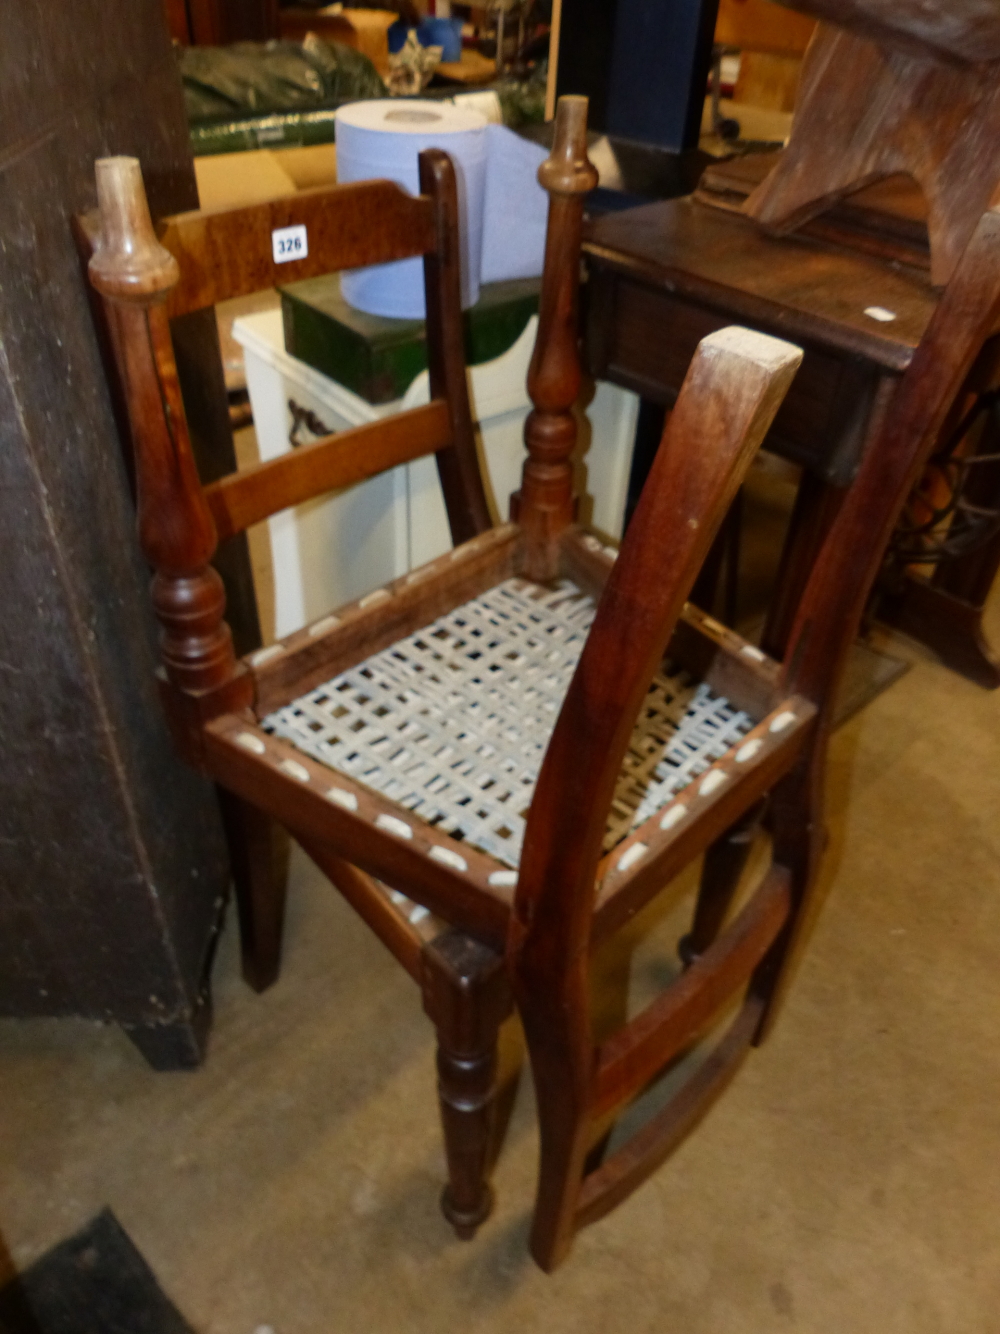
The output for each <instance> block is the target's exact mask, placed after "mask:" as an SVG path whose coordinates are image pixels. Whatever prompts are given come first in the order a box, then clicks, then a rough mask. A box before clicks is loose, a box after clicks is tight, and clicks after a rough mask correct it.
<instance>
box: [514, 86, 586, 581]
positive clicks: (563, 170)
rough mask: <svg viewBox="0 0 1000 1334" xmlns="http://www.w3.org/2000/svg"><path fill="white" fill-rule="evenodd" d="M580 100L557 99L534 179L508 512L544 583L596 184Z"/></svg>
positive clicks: (571, 421)
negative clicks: (540, 243)
mask: <svg viewBox="0 0 1000 1334" xmlns="http://www.w3.org/2000/svg"><path fill="white" fill-rule="evenodd" d="M586 127H587V99H586V98H585V97H563V98H560V100H559V106H558V109H557V112H556V126H555V134H554V141H553V147H552V155H551V157H550V158H549V159H548V160H547V161H546V162H545V163H543V164H542V167H541V168H540V170H539V180H540V181H541V183H542V185H543V186H544V187H545V188H546V189H547V190H548V191H549V218H548V228H547V231H546V236H545V267H544V270H543V273H542V290H541V295H540V297H539V307H538V332H537V334H536V337H535V347H534V351H533V353H532V357H531V364H530V366H529V367H528V396H529V397H530V399H531V402H532V404H533V407H532V410H531V412H530V413H529V414H528V419H527V421H526V423H525V427H524V443H525V447H526V448H527V451H528V458H527V461H526V462H525V464H524V470H523V475H522V479H521V489H520V491H519V492H517V494H516V497H515V498H513V499H512V506H511V513H512V515H513V516H514V517H515V518H516V519H517V521H518V522H519V523H520V525H521V527H522V528H523V529H524V533H525V539H526V543H527V553H526V565H525V571H526V573H527V574H528V575H529V576H530V577H531V578H533V579H549V578H551V577H552V575H553V574H554V573H555V569H556V563H557V551H556V547H555V544H554V542H555V539H556V538H557V537H558V535H559V533H560V532H562V530H563V529H565V528H566V527H568V526H569V524H571V523H572V522H573V469H572V466H571V465H570V462H569V457H570V455H571V454H572V452H573V448H574V446H575V445H576V435H577V427H576V419H575V418H574V416H573V411H572V409H573V405H574V404H575V402H576V400H577V397H578V396H579V392H580V382H581V371H580V364H579V357H578V356H577V351H576V344H577V338H578V333H577V304H578V293H579V287H580V282H579V271H578V270H579V254H580V238H581V234H582V229H583V197H584V195H585V194H586V193H587V192H588V191H589V190H592V189H593V188H594V186H595V185H596V184H597V171H596V169H595V168H594V167H593V166H592V165H591V163H590V161H589V160H588V158H587V149H586Z"/></svg>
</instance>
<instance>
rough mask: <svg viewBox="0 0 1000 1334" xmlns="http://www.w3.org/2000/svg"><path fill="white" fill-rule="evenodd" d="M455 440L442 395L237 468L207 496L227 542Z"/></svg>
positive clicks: (215, 484) (221, 538)
mask: <svg viewBox="0 0 1000 1334" xmlns="http://www.w3.org/2000/svg"><path fill="white" fill-rule="evenodd" d="M451 443H452V436H451V421H450V419H449V412H448V406H447V404H446V403H444V402H443V401H441V400H440V399H437V400H434V401H432V402H430V403H428V404H426V405H425V406H423V407H419V408H411V409H410V411H408V412H400V413H398V414H396V415H395V416H392V417H386V418H385V420H384V421H376V422H366V423H365V424H364V425H363V426H355V427H353V428H352V429H351V430H348V431H341V432H338V433H336V434H334V435H328V436H324V437H323V438H322V439H320V440H315V441H313V442H312V443H310V444H308V445H303V446H301V448H299V449H296V450H293V451H292V452H291V453H290V454H284V455H282V456H281V457H280V458H277V459H270V460H268V461H267V462H266V463H258V464H256V465H255V466H253V467H250V468H245V469H244V470H242V471H241V472H238V473H232V474H231V475H230V476H229V477H224V478H222V479H221V480H220V481H218V482H213V483H212V485H211V486H207V487H206V488H205V499H206V500H207V501H208V508H209V510H210V511H211V513H212V518H213V519H214V520H215V527H216V531H217V532H218V535H219V540H220V541H222V540H223V539H224V538H227V537H231V536H232V535H233V533H239V532H242V531H243V529H244V528H249V527H250V526H251V525H252V524H255V523H260V521H261V520H262V519H266V518H268V517H269V516H270V515H272V514H277V513H278V512H279V511H280V510H283V509H288V508H289V506H291V505H299V504H301V503H302V501H304V500H311V499H312V498H313V496H318V495H322V494H323V492H325V491H333V490H335V489H336V488H338V487H342V486H350V485H352V484H353V483H354V482H360V481H362V480H363V479H364V478H366V477H374V476H375V474H376V473H380V472H384V471H385V470H386V469H387V468H395V467H397V466H398V465H399V464H401V463H409V462H410V461H411V460H412V459H418V458H422V457H423V456H424V455H425V454H433V453H436V452H437V450H439V449H445V448H446V447H447V446H449V445H450V444H451Z"/></svg>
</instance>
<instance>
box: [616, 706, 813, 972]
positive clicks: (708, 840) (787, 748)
mask: <svg viewBox="0 0 1000 1334" xmlns="http://www.w3.org/2000/svg"><path fill="white" fill-rule="evenodd" d="M788 704H789V706H790V708H791V709H794V710H795V712H796V714H797V720H796V722H795V724H793V725H792V726H791V727H789V728H788V730H787V731H786V732H784V733H783V734H782V736H781V738H780V740H779V742H778V744H775V745H772V746H770V747H767V748H765V750H764V751H763V752H762V754H761V755H760V756H759V757H757V758H756V759H754V760H753V761H751V762H750V763H749V764H747V765H741V766H739V767H738V768H737V767H736V766H734V765H733V764H732V763H731V762H730V763H726V762H725V761H723V762H720V765H719V767H720V768H721V769H722V771H723V772H725V773H727V774H728V775H729V778H728V781H727V783H726V784H724V785H723V786H722V787H720V788H719V789H718V790H717V791H715V792H713V793H711V794H710V795H709V796H708V797H707V798H705V797H697V796H696V795H695V794H696V792H697V788H698V783H697V782H695V783H694V784H692V785H691V789H690V790H685V791H684V792H681V793H680V794H679V795H678V797H677V798H676V800H677V801H678V802H681V803H683V804H684V805H685V806H686V807H688V808H689V811H690V816H689V818H687V819H685V820H684V821H683V822H681V823H680V824H678V825H676V826H674V827H673V828H670V829H667V830H662V829H661V828H660V819H661V814H658V815H656V816H653V817H651V818H650V819H649V820H648V821H646V822H645V823H644V824H642V825H640V826H639V828H638V829H636V830H634V831H633V832H632V833H631V834H630V835H629V838H628V839H627V840H626V841H625V842H624V843H622V844H620V845H619V847H617V848H616V849H615V850H614V852H612V853H610V854H607V855H606V856H604V857H602V858H601V860H600V862H599V863H598V866H597V873H596V879H597V882H598V885H599V889H598V892H597V897H596V901H595V903H594V910H593V921H592V924H591V945H592V946H596V945H598V944H599V943H600V942H601V941H602V940H606V939H607V938H608V937H609V936H610V935H612V934H613V933H614V932H615V931H617V930H619V929H620V928H621V927H622V926H624V925H625V924H626V923H627V922H629V921H630V920H631V919H632V918H633V917H634V916H635V915H636V913H638V912H640V911H641V910H642V909H643V908H644V907H645V906H646V904H647V903H649V902H650V901H651V900H652V899H653V898H655V896H656V895H657V894H658V893H659V892H660V890H661V889H662V888H663V886H664V885H666V884H669V883H670V881H671V880H672V879H673V878H674V877H675V876H676V875H678V874H679V873H680V872H681V871H682V870H683V869H684V867H686V866H688V865H690V863H691V862H692V861H693V860H694V859H695V858H696V857H697V856H698V855H699V854H700V853H701V852H703V851H705V850H706V848H710V847H711V846H712V845H713V844H714V843H715V841H716V840H717V839H720V838H722V837H724V835H725V834H726V832H727V831H728V830H729V829H730V828H731V827H732V825H733V824H734V822H735V821H736V820H738V819H739V818H740V816H741V815H743V814H744V813H745V812H746V811H747V810H749V809H752V808H753V807H755V806H756V805H757V803H758V802H759V801H760V800H761V799H762V798H763V797H764V796H765V794H766V793H768V792H769V791H771V790H772V789H773V788H774V787H775V786H776V785H777V784H779V783H780V782H781V781H782V780H783V779H785V778H786V776H787V775H788V774H790V773H794V772H795V770H796V768H797V767H798V765H799V764H800V763H801V759H802V755H803V753H805V752H807V751H808V748H809V746H810V743H811V742H812V740H813V736H814V733H815V730H816V726H815V725H816V710H815V708H814V707H813V706H812V705H810V704H808V703H807V701H805V700H803V699H801V697H795V698H793V699H791V700H789V701H788ZM767 725H768V720H766V719H765V722H764V724H762V725H761V726H760V727H758V728H755V729H754V730H753V731H752V732H750V733H749V734H748V739H749V740H753V739H755V738H756V737H761V736H762V735H763V734H766V732H767ZM632 842H640V843H643V844H645V845H646V847H647V849H648V851H647V852H646V854H645V856H644V857H643V858H642V860H641V861H640V862H638V864H636V865H633V866H631V867H629V868H628V871H627V872H624V873H623V872H621V871H616V869H615V863H616V862H617V861H619V860H620V859H621V857H622V855H623V854H624V853H625V852H626V851H627V848H628V846H629V844H630V843H632Z"/></svg>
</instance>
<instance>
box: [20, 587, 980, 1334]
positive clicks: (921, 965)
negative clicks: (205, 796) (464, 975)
mask: <svg viewBox="0 0 1000 1334" xmlns="http://www.w3.org/2000/svg"><path fill="white" fill-rule="evenodd" d="M994 612H995V613H996V614H994V615H993V617H992V630H993V635H994V638H995V639H997V638H1000V604H994ZM900 642H901V641H896V643H897V645H898V644H899V643H900ZM904 651H909V652H911V654H912V656H913V657H914V658H915V660H916V665H915V667H914V669H913V670H912V671H911V672H910V674H909V675H908V676H906V677H905V678H904V679H903V680H901V681H900V682H898V683H897V684H896V685H895V686H893V687H892V689H891V690H889V691H888V692H887V693H886V694H885V695H883V696H882V697H881V698H879V699H878V700H876V701H875V702H874V703H873V704H872V705H870V706H869V707H868V708H867V709H866V710H865V711H864V712H863V713H862V714H860V715H859V716H858V717H856V718H855V719H854V720H853V721H852V722H850V723H849V724H848V725H847V726H846V727H844V728H843V729H842V730H841V731H840V733H839V734H838V735H837V736H836V738H835V740H834V744H833V754H832V767H831V781H830V828H831V834H832V841H831V847H830V855H829V857H828V860H827V869H826V876H825V886H824V890H825V892H824V895H823V899H824V902H823V906H822V910H821V912H820V913H819V915H818V919H817V921H816V925H815V930H814V933H813V936H812V940H811V944H810V948H809V950H808V952H807V953H806V955H805V957H804V960H803V963H802V967H801V970H800V973H799V976H798V979H797V983H796V985H795V987H794V988H793V990H792V992H791V995H790V999H789V1002H788V1004H787V1007H786V1009H785V1012H784V1014H783V1016H782V1019H781V1022H780V1023H779V1024H778V1026H777V1029H776V1031H775V1033H774V1035H773V1037H772V1039H771V1040H770V1042H769V1043H768V1044H767V1045H766V1046H765V1047H764V1048H763V1049H761V1050H760V1051H759V1052H757V1053H755V1054H754V1055H752V1056H751V1058H750V1059H749V1061H748V1062H747V1064H746V1065H745V1067H744V1069H743V1071H742V1073H741V1074H740V1075H739V1076H738V1078H737V1080H736V1082H735V1084H734V1085H733V1087H732V1088H731V1090H730V1092H729V1093H728V1094H727V1095H726V1096H725V1098H724V1099H723V1100H722V1101H721V1102H720V1103H719V1105H718V1106H717V1107H716V1108H715V1109H714V1110H713V1111H712V1113H711V1114H710V1116H709V1117H708V1119H707V1120H706V1121H705V1123H704V1124H703V1125H702V1126H701V1127H700V1129H699V1130H698V1131H697V1132H696V1133H695V1134H694V1136H693V1137H692V1138H691V1139H689V1140H688V1141H687V1143H686V1144H685V1145H684V1146H683V1147H682V1148H681V1149H680V1151H679V1152H678V1153H677V1154H676V1155H675V1156H674V1157H673V1159H671V1160H670V1161H669V1162H668V1163H667V1164H666V1165H665V1166H664V1167H663V1168H662V1169H661V1170H660V1172H659V1173H658V1174H657V1175H656V1176H655V1177H654V1178H653V1180H652V1181H651V1182H649V1183H648V1184H647V1185H645V1186H644V1187H643V1188H642V1189H641V1190H639V1191H638V1192H637V1193H636V1194H635V1195H634V1196H633V1197H632V1198H631V1199H630V1200H629V1201H628V1202H627V1203H626V1204H624V1205H623V1206H622V1207H620V1208H619V1209H618V1210H617V1212H615V1213H614V1214H612V1215H611V1216H610V1217H609V1218H608V1219H606V1220H604V1221H603V1222H601V1223H599V1224H598V1225H596V1226H595V1227H593V1228H591V1229H590V1230H589V1231H587V1232H585V1233H583V1234H582V1235H581V1236H580V1238H579V1239H578V1242H577V1245H576V1248H575V1250H574V1252H573V1254H572V1256H571V1258H570V1260H569V1262H568V1263H567V1264H566V1265H565V1266H564V1267H563V1268H562V1269H561V1270H560V1271H559V1272H558V1274H556V1275H555V1276H554V1277H545V1276H544V1275H542V1274H541V1273H540V1272H539V1271H538V1270H537V1269H536V1268H535V1267H534V1266H533V1265H532V1263H531V1262H530V1261H529V1260H528V1258H527V1254H526V1248H525V1240H526V1233H527V1227H528V1220H529V1211H530V1208H531V1200H532V1190H533V1174H534V1170H535V1153H536V1139H535V1132H534V1125H533V1109H532V1104H531V1091H530V1079H528V1078H525V1079H523V1080H522V1083H521V1088H520V1092H519V1095H518V1100H517V1103H516V1106H515V1109H514V1114H513V1117H512V1121H511V1125H510V1128H509V1132H508V1135H507V1139H506V1143H505V1146H504V1149H503V1152H502V1155H501V1157H500V1161H499V1164H498V1167H497V1171H496V1174H495V1183H496V1187H497V1193H498V1206H497V1210H496V1213H495V1215H494V1217H493V1218H492V1219H491V1220H490V1221H489V1222H488V1223H487V1224H486V1225H485V1226H484V1227H483V1228H482V1230H481V1232H480V1235H479V1237H478V1238H477V1239H476V1240H475V1241H474V1242H472V1243H461V1242H458V1241H457V1240H455V1238H454V1237H453V1235H452V1234H451V1233H450V1231H449V1229H448V1228H447V1227H446V1225H445V1223H444V1221H443V1220H442V1218H441V1216H440V1214H439V1213H438V1209H437V1195H438V1191H439V1188H440V1183H441V1179H442V1173H443V1157H442V1152H441V1147H440V1141H439V1135H438V1127H437V1113H436V1107H435V1099H434V1076H433V1066H432V1061H433V1047H432V1037H431V1030H430V1028H429V1025H428V1023H427V1021H426V1020H425V1019H424V1017H423V1015H422V1013H421V1009H420V1003H419V998H418V996H417V994H416V991H415V988H414V987H413V985H412V983H411V982H410V981H409V980H408V978H407V977H406V976H405V975H404V974H403V973H402V972H401V971H400V970H399V969H398V967H397V966H396V965H395V964H394V962H393V961H392V960H391V959H390V957H389V956H388V955H387V954H386V953H385V951H384V950H383V949H382V947H381V946H380V945H379V944H378V943H377V942H376V941H375V939H374V938H373V937H372V936H371V935H370V934H369V933H368V931H367V930H366V928H364V927H363V926H362V925H361V923H360V922H359V921H358V920H357V919H355V917H354V916H353V914H352V912H351V910H350V909H349V908H348V907H347V906H346V905H345V904H344V903H343V902H342V901H341V900H340V899H339V898H338V896H337V895H336V894H335V893H334V892H333V891H332V890H331V889H330V888H329V886H328V885H327V884H326V883H325V882H324V881H323V880H322V879H321V877H320V876H319V875H318V873H317V872H315V871H314V870H313V869H312V867H311V866H310V864H308V863H307V862H306V860H305V858H303V857H299V858H297V859H296V861H295V862H294V866H293V885H292V893H291V902H290V909H289V922H288V943H287V953H286V959H285V967H284V973H283V976H282V978H281V980H280V982H279V983H278V985H277V986H276V987H275V988H274V989H273V990H272V991H271V992H269V993H268V994H267V995H265V996H262V997H257V996H255V995H253V994H252V993H251V992H250V991H249V990H247V989H246V988H245V987H244V985H243V984H242V982H241V981H240V978H239V976H238V969H237V958H236V944H235V940H234V931H233V930H232V929H230V930H227V933H226V935H225V938H224V940H223V944H222V947H221V950H220V954H219V958H218V962H217V965H216V973H215V994H216V1021H215V1028H214V1031H213V1035H212V1040H211V1049H210V1054H209V1059H208V1061H207V1064H206V1065H205V1067H204V1069H202V1070H201V1071H200V1072H198V1073H195V1074H177V1075H156V1074H153V1073H151V1072H150V1071H149V1070H148V1069H146V1068H145V1066H144V1065H143V1063H142V1061H141V1059H140V1057H139V1055H138V1053H137V1052H136V1051H135V1049H134V1048H133V1047H132V1046H131V1045H130V1043H129V1042H128V1041H127V1040H126V1039H125V1038H124V1037H123V1036H122V1035H121V1034H120V1033H119V1032H117V1031H116V1030H114V1029H102V1028H99V1027H97V1026H94V1025H90V1024H85V1023H81V1022H72V1021H62V1022H55V1021H33V1022H23V1023H18V1022H11V1021H7V1022H4V1023H0V1081H2V1083H0V1087H2V1090H3V1092H2V1099H0V1234H2V1236H3V1238H4V1239H5V1242H6V1248H7V1250H8V1252H9V1259H10V1262H11V1263H13V1264H16V1265H17V1266H18V1267H22V1266H24V1265H27V1264H28V1263H30V1262H31V1261H32V1260H33V1259H34V1258H35V1257H36V1256H37V1255H39V1254H40V1253H41V1252H42V1251H44V1250H45V1249H46V1248H48V1247H49V1246H51V1245H52V1244H53V1243H55V1242H56V1241H58V1240H60V1239H61V1238H63V1237H65V1236H66V1235H68V1234H69V1233H71V1232H72V1231H74V1230H75V1229H77V1228H78V1227H80V1226H81V1225H82V1224H83V1223H84V1222H86V1221H87V1220H88V1219H89V1218H90V1217H91V1216H92V1215H93V1214H94V1213H96V1212H97V1211H98V1210H99V1209H100V1208H101V1207H102V1206H103V1205H110V1206H111V1208H112V1209H113V1210H114V1211H115V1213H116V1214H117V1216H118V1218H119V1220H120V1221H121V1223H122V1224H123V1225H124V1227H125V1228H126V1229H127V1231H128V1232H129V1233H130V1235H131V1236H132V1238H133V1239H134V1241H135V1243H136V1244H137V1245H138V1247H139V1248H140V1249H141V1250H142V1252H143V1254H144V1255H145V1256H146V1258H147V1259H148V1261H149V1262H150V1264H151V1265H152V1267H153V1269H154V1270H155V1272H156V1273H157V1275H158V1277H159V1279H160V1281H161V1283H162V1284H163V1286H164V1288H165V1289H166V1291H167V1292H168V1293H169V1294H170V1296H171V1297H172V1298H173V1300H174V1301H175V1302H176V1303H177V1304H178V1306H179V1307H180V1308H181V1309H182V1311H183V1312H184V1314H185V1315H186V1317H187V1318H188V1320H190V1321H191V1323H192V1324H193V1326H194V1327H195V1328H196V1329H197V1330H199V1331H202V1332H203V1334H254V1331H258V1330H260V1327H261V1326H270V1327H271V1328H272V1329H273V1330H274V1331H276V1334H321V1332H322V1334H326V1332H327V1331H341V1330H343V1331H350V1332H351V1334H353V1332H354V1331H361V1330H373V1331H395V1330H400V1331H414V1332H415V1334H416V1332H423V1331H428V1332H430V1331H435V1334H437V1332H438V1331H441V1330H445V1329H457V1328H461V1329H463V1330H469V1331H475V1332H477V1334H479V1332H482V1334H486V1332H487V1331H509V1330H513V1329H528V1330H544V1331H546V1334H558V1332H559V1331H562V1330H566V1331H570V1330H572V1331H573V1332H574V1334H590V1332H591V1331H600V1332H601V1334H612V1332H614V1331H627V1334H644V1332H645V1331H650V1332H652V1331H656V1332H657V1334H664V1332H667V1331H671V1332H672V1331H677V1332H678V1334H702V1332H704V1334H720V1332H721V1331H725V1334H751V1332H753V1334H757V1332H758V1331H760V1332H763V1331H768V1332H771V1331H776V1330H782V1329H789V1330H793V1329H794V1330H799V1331H816V1334H833V1332H834V1331H836V1332H837V1334H845V1332H853V1331H869V1330H878V1331H880V1334H897V1332H898V1334H943V1332H945V1331H947V1332H949V1334H950V1332H951V1331H954V1332H955V1334H974V1332H976V1331H983V1334H987V1331H989V1332H992V1331H995V1330H996V1329H997V1328H998V1325H1000V1213H998V1208H997V1202H998V1200H1000V1039H998V1035H1000V815H998V813H1000V693H995V694H989V693H986V692H984V691H981V690H979V689H977V688H976V687H974V686H972V685H969V684H967V683H966V682H963V681H961V680H960V679H958V678H957V677H955V676H953V675H951V674H950V673H948V672H946V671H945V670H943V669H942V668H941V667H939V666H937V665H936V664H934V663H932V662H930V661H928V660H927V659H926V658H925V657H924V656H922V655H921V654H920V653H919V652H916V651H913V650H905V648H904ZM665 920H666V919H662V920H659V921H657V922H656V923H654V924H653V926H654V929H653V930H652V932H651V935H650V938H649V940H647V941H646V942H645V944H644V945H643V946H642V948H639V949H638V950H637V952H636V954H635V957H634V959H633V973H634V975H635V976H634V978H633V993H634V994H638V993H639V992H642V991H644V990H645V989H646V988H647V987H648V985H649V983H650V982H651V981H655V980H657V979H658V978H660V979H661V978H662V976H663V974H664V971H665V968H666V970H667V971H669V967H670V966H671V965H669V964H668V963H667V962H666V961H667V960H668V959H669V954H668V947H669V943H670V942H669V940H668V939H666V938H665V936H664V930H665V928H664V921H665ZM631 943H632V944H634V943H635V942H634V941H633V942H631ZM613 971H614V969H613V968H612V972H613ZM507 1039H508V1044H507V1045H508V1050H507V1061H508V1065H509V1064H510V1062H511V1060H512V1059H513V1055H516V1050H517V1034H516V1033H515V1032H511V1033H508V1034H507ZM2 1251H3V1248H2V1246H0V1255H2Z"/></svg>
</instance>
